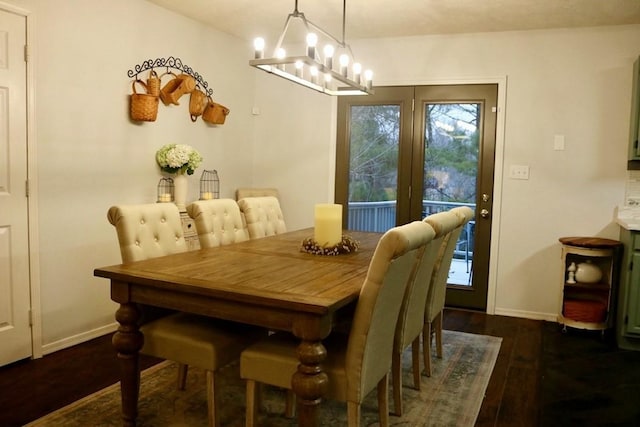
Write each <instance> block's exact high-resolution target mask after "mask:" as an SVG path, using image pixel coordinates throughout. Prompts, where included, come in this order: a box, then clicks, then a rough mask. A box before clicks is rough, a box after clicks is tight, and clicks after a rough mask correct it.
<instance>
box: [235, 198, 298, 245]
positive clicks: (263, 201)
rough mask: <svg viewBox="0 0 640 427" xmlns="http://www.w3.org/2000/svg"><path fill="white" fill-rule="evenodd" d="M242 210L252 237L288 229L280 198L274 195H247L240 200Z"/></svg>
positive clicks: (283, 231)
mask: <svg viewBox="0 0 640 427" xmlns="http://www.w3.org/2000/svg"><path fill="white" fill-rule="evenodd" d="M238 206H240V211H241V212H242V213H243V214H244V219H245V221H246V223H247V228H248V229H249V236H250V237H251V238H252V239H260V238H262V237H267V236H273V235H274V234H282V233H285V232H286V231H287V227H286V225H285V223H284V216H283V215H282V210H281V209H280V203H279V202H278V199H277V198H275V197H273V196H265V197H245V198H244V199H240V200H238Z"/></svg>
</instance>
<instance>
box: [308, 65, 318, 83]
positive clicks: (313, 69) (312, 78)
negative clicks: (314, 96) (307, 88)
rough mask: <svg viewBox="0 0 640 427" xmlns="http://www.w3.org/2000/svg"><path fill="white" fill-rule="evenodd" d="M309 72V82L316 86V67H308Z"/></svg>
mask: <svg viewBox="0 0 640 427" xmlns="http://www.w3.org/2000/svg"><path fill="white" fill-rule="evenodd" d="M309 72H310V73H311V82H312V83H315V84H318V67H316V66H312V67H309Z"/></svg>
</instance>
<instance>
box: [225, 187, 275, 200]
mask: <svg viewBox="0 0 640 427" xmlns="http://www.w3.org/2000/svg"><path fill="white" fill-rule="evenodd" d="M268 196H272V197H275V198H276V199H278V200H279V199H280V193H279V192H278V189H277V188H238V189H236V200H241V199H244V198H245V197H268Z"/></svg>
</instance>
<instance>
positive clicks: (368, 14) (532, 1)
mask: <svg viewBox="0 0 640 427" xmlns="http://www.w3.org/2000/svg"><path fill="white" fill-rule="evenodd" d="M148 1H150V2H152V3H155V4H157V5H160V6H162V7H165V8H167V9H170V10H173V11H175V12H178V13H180V14H182V15H185V16H188V17H190V18H193V19H195V20H198V21H201V22H204V23H206V24H207V25H210V26H212V27H214V28H216V29H217V30H219V31H222V32H224V33H228V34H231V35H234V36H236V37H239V38H242V39H245V40H252V39H253V38H254V37H256V36H263V37H265V39H267V40H271V39H276V38H277V37H278V35H279V34H280V32H281V31H282V28H283V26H284V23H285V20H286V18H287V15H288V14H289V13H291V12H292V11H293V10H294V6H295V3H296V1H297V2H298V10H299V11H300V12H303V13H304V14H305V16H306V18H307V19H308V20H309V21H311V22H312V23H313V24H315V25H317V26H319V27H321V28H323V29H324V30H326V31H328V32H330V33H331V34H332V35H334V36H335V37H337V38H338V39H341V38H342V37H341V35H342V10H343V1H340V0H299V1H298V0H148ZM628 24H640V0H349V1H348V2H347V4H346V34H345V36H346V37H345V41H347V42H349V41H351V40H354V39H363V38H379V37H404V36H417V35H425V34H455V33H478V32H494V31H513V30H535V29H550V28H576V27H594V26H602V25H628Z"/></svg>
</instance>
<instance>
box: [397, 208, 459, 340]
mask: <svg viewBox="0 0 640 427" xmlns="http://www.w3.org/2000/svg"><path fill="white" fill-rule="evenodd" d="M450 217H451V224H452V226H453V224H455V223H456V222H454V221H453V220H454V216H453V215H451V216H450ZM425 224H426V222H425ZM429 227H430V228H431V232H432V234H433V238H432V240H431V241H430V242H428V243H427V244H426V245H425V247H424V249H423V250H422V251H420V252H419V253H418V258H417V260H416V268H415V269H414V272H413V274H412V277H411V278H410V279H409V283H408V285H407V289H406V291H405V295H404V300H403V301H402V306H401V308H400V315H399V318H398V324H397V325H396V334H395V340H394V348H395V349H396V351H403V350H404V349H405V348H406V347H407V346H408V345H409V344H411V343H412V342H413V340H414V339H415V338H416V337H418V336H420V333H421V332H422V329H423V326H424V311H425V305H426V302H427V296H428V294H429V291H430V289H431V286H432V275H433V269H434V266H435V264H436V261H437V259H438V254H439V253H440V246H441V245H442V241H443V238H444V236H445V235H446V233H448V231H450V230H448V229H446V228H443V227H439V228H438V230H435V229H434V228H433V227H431V225H429Z"/></svg>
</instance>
